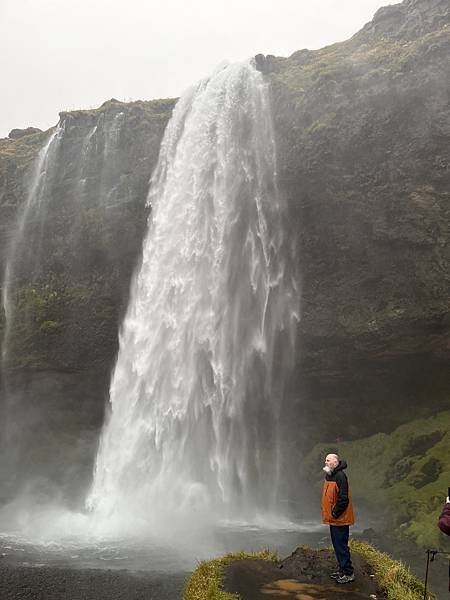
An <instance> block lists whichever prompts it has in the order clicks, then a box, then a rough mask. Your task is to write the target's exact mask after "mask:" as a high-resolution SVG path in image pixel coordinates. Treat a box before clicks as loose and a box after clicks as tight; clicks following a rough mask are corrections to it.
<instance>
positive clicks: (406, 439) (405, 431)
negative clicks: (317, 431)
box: [305, 411, 450, 550]
mask: <svg viewBox="0 0 450 600" xmlns="http://www.w3.org/2000/svg"><path fill="white" fill-rule="evenodd" d="M328 452H338V453H339V454H340V455H341V456H342V457H343V458H344V459H345V460H347V461H348V464H349V466H348V474H349V479H350V481H351V489H352V494H353V497H354V501H355V504H356V506H358V504H359V505H360V506H361V507H362V508H369V510H370V511H371V512H373V511H376V513H377V514H378V513H379V512H380V508H381V509H382V510H381V512H382V516H383V522H384V526H385V528H386V530H389V531H390V532H391V533H393V534H394V535H396V536H400V535H401V536H405V535H406V536H407V537H409V538H410V539H412V540H414V541H415V542H416V543H417V544H419V545H420V546H428V547H433V548H442V549H443V550H445V549H446V548H445V547H444V544H445V541H446V540H445V539H444V537H445V536H443V535H442V534H441V533H440V531H439V529H438V528H437V519H438V516H439V514H440V512H441V510H442V506H443V503H444V501H445V497H446V493H447V487H448V482H449V481H450V464H449V461H448V457H449V456H450V411H445V412H441V413H439V414H437V415H435V416H433V417H429V418H427V419H416V420H414V421H411V422H410V423H407V424H405V425H402V426H400V427H398V428H397V429H396V430H395V431H393V432H392V433H391V434H384V433H379V434H376V435H373V436H370V437H368V438H364V439H360V440H355V441H350V442H338V443H337V442H335V443H331V444H317V445H316V446H315V448H314V449H313V450H312V451H311V452H310V454H309V455H308V456H307V458H306V461H305V466H306V469H307V472H308V473H309V477H310V479H311V480H312V481H315V482H316V484H317V486H318V485H320V484H319V481H318V476H317V464H320V461H321V460H322V458H323V456H324V455H325V454H327V453H328Z"/></svg>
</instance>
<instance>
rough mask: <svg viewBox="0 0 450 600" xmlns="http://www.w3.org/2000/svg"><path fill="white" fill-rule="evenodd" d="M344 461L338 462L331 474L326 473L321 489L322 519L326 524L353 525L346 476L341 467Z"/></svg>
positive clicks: (350, 499)
mask: <svg viewBox="0 0 450 600" xmlns="http://www.w3.org/2000/svg"><path fill="white" fill-rule="evenodd" d="M346 467H347V463H346V462H345V461H343V462H340V463H339V465H338V466H337V467H336V468H335V469H334V471H333V472H332V473H331V475H327V476H326V478H325V481H324V482H323V490H322V519H323V522H324V523H326V524H327V525H353V524H354V523H355V515H354V513H353V504H352V498H351V495H350V488H349V485H348V480H347V476H346V475H345V473H344V472H343V469H345V468H346Z"/></svg>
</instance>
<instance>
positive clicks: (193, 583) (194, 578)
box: [183, 550, 278, 600]
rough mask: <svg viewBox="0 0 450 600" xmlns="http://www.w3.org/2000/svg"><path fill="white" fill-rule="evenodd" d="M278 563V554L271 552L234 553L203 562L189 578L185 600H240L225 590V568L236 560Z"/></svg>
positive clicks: (184, 595) (184, 594)
mask: <svg viewBox="0 0 450 600" xmlns="http://www.w3.org/2000/svg"><path fill="white" fill-rule="evenodd" d="M245 559H253V560H255V559H256V560H269V561H273V562H277V561H278V556H277V554H275V553H273V552H270V551H269V550H263V551H262V552H255V553H247V552H234V553H230V554H226V555H225V556H222V557H220V558H214V559H213V560H206V561H202V562H201V563H200V564H199V565H198V567H197V568H196V569H195V571H194V572H193V573H192V575H191V576H190V577H189V579H188V581H187V583H186V587H185V590H184V593H183V600H239V595H238V594H230V593H228V592H225V591H224V590H223V578H224V573H225V568H226V567H227V566H228V565H229V564H230V563H232V562H234V561H236V560H245Z"/></svg>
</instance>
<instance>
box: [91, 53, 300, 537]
mask: <svg viewBox="0 0 450 600" xmlns="http://www.w3.org/2000/svg"><path fill="white" fill-rule="evenodd" d="M149 203H150V204H151V206H152V214H151V217H150V222H149V231H148V234H147V237H146V239H145V241H144V245H143V256H142V264H141V266H140V269H139V270H138V272H137V274H136V277H135V280H134V283H133V285H132V289H131V294H130V301H129V306H128V310H127V313H126V316H125V319H124V322H123V324H122V329H121V334H120V347H119V353H118V358H117V364H116V367H115V371H114V374H113V377H112V381H111V387H110V402H111V414H110V417H109V419H108V421H107V422H106V424H105V427H104V431H103V434H102V437H101V441H100V447H99V451H98V456H97V462H96V467H95V475H94V482H93V486H92V489H91V492H90V494H89V497H88V502H87V504H88V507H89V509H90V510H91V511H93V513H94V514H95V515H96V516H97V518H98V519H99V520H103V521H105V522H108V523H110V524H112V523H115V522H121V523H123V524H124V523H126V522H127V521H128V520H129V519H131V520H133V521H135V522H137V523H140V522H142V523H147V524H150V527H151V528H152V529H158V528H159V527H162V528H166V527H167V525H168V524H170V526H171V527H175V528H177V529H178V528H179V527H181V526H182V524H183V523H190V524H191V525H192V523H193V522H195V523H208V522H209V521H211V522H216V521H217V520H223V519H225V520H226V519H230V518H231V519H242V520H244V521H247V520H250V521H251V520H254V519H255V518H257V515H258V514H263V513H272V514H275V513H277V511H278V510H279V507H278V504H277V502H278V497H277V492H278V489H279V484H280V478H281V477H282V474H281V472H280V461H281V454H280V447H281V446H280V436H281V435H282V432H280V430H279V411H280V402H281V397H282V394H283V379H284V376H285V374H286V371H287V369H288V363H289V360H288V359H289V358H291V357H292V353H293V352H292V346H293V344H292V341H293V337H294V334H293V330H294V328H295V323H296V319H297V318H298V293H297V290H296V286H295V283H294V278H293V277H292V273H291V272H290V268H289V256H288V249H289V247H290V246H289V244H288V243H287V241H286V239H285V234H284V219H285V214H284V206H283V203H282V201H281V199H280V196H279V194H278V190H277V183H276V155H275V142H274V133H273V127H272V120H271V111H270V105H269V94H268V89H267V85H266V83H265V82H264V80H263V77H262V75H261V73H259V72H258V71H257V70H256V69H255V68H254V67H253V66H252V64H250V62H246V63H242V64H232V65H230V66H227V67H225V68H220V69H218V70H217V71H216V72H215V73H214V74H213V75H212V76H211V77H210V78H209V79H207V80H205V81H202V82H201V83H200V84H199V85H198V86H197V87H195V88H193V89H191V90H189V91H188V92H187V93H186V94H185V95H183V96H182V98H181V99H180V100H179V102H178V103H177V105H176V107H175V110H174V113H173V116H172V119H171V121H170V122H169V124H168V126H167V129H166V133H165V137H164V140H163V143H162V147H161V151H160V157H159V162H158V165H157V168H156V171H155V173H154V175H153V178H152V184H151V190H150V196H149Z"/></svg>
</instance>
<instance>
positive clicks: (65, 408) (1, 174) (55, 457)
mask: <svg viewBox="0 0 450 600" xmlns="http://www.w3.org/2000/svg"><path fill="white" fill-rule="evenodd" d="M173 105H174V101H172V100H164V101H153V102H136V103H132V104H122V103H120V102H117V101H114V100H112V101H109V102H107V103H105V104H104V105H103V106H102V107H101V108H100V109H98V110H95V111H79V112H71V113H61V115H60V122H59V126H58V130H57V135H56V137H55V138H53V141H52V142H51V145H50V146H49V148H50V149H51V152H50V150H49V152H48V156H47V162H44V164H43V165H42V168H41V171H40V172H37V171H36V169H35V165H36V164H37V163H38V160H37V159H38V152H39V151H40V150H41V149H42V148H43V147H44V146H45V144H46V143H47V142H48V140H49V139H50V136H51V135H52V134H53V133H55V131H54V130H53V131H48V132H45V133H42V132H37V133H33V134H31V135H25V136H21V137H17V135H14V137H13V139H8V140H1V141H0V156H1V158H0V190H1V195H0V223H1V225H0V227H1V240H2V241H1V255H0V256H1V258H0V262H1V267H2V271H3V272H4V270H5V267H6V264H7V263H8V264H9V267H10V270H11V278H10V283H9V285H7V281H6V278H5V280H4V282H3V284H4V288H7V295H8V297H9V303H10V305H11V315H10V316H9V319H8V324H7V327H6V319H5V318H3V320H2V331H1V334H2V339H3V342H4V343H3V350H5V348H6V353H5V357H4V360H3V369H2V373H1V376H2V380H3V381H2V386H1V393H2V403H1V404H0V408H2V409H3V412H2V415H1V416H2V422H3V425H4V431H3V432H2V433H3V436H2V437H3V442H4V443H5V445H6V447H12V448H15V449H16V454H15V456H14V457H13V458H12V459H11V461H12V462H10V464H5V461H3V463H2V466H3V469H6V470H7V471H9V472H10V473H14V476H13V477H12V479H13V481H12V486H13V488H15V487H17V486H20V485H21V482H22V481H27V480H29V479H30V477H31V476H32V475H33V474H35V473H36V472H37V473H39V474H40V475H41V476H44V477H48V478H49V479H50V480H52V481H55V482H57V483H58V484H61V485H62V486H63V487H64V488H66V489H67V490H68V496H69V497H73V493H74V490H79V489H80V487H82V486H80V480H83V482H84V479H83V478H84V477H85V476H87V477H89V474H90V472H91V466H92V459H93V456H94V455H95V446H96V443H97V438H98V430H99V427H100V426H101V424H102V422H103V416H104V407H105V401H106V398H107V392H108V384H109V374H110V370H111V368H112V365H113V361H114V357H115V354H116V351H117V344H118V327H119V323H120V320H121V314H122V312H123V311H124V309H125V307H126V304H127V300H128V289H129V284H130V279H131V276H132V273H133V270H134V267H135V265H136V263H137V262H138V260H139V256H140V252H141V244H142V238H143V235H144V232H145V229H146V221H147V214H148V208H147V207H146V205H145V203H146V198H147V193H148V187H149V179H150V175H151V173H152V170H153V168H154V166H155V164H156V161H157V157H158V153H159V146H160V143H161V138H162V135H163V132H164V129H165V126H166V124H167V121H168V119H169V118H170V115H171V112H172V108H173ZM25 133H26V132H25ZM33 189H34V196H33V197H32V198H30V195H29V194H30V190H33ZM27 206H28V208H27ZM23 215H25V218H24V219H23ZM21 219H22V220H21ZM20 230H21V233H20ZM2 316H3V317H4V315H2ZM6 454H8V453H6V452H5V455H6ZM8 456H9V454H8ZM3 493H6V494H7V493H8V492H7V490H5V486H4V487H3Z"/></svg>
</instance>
